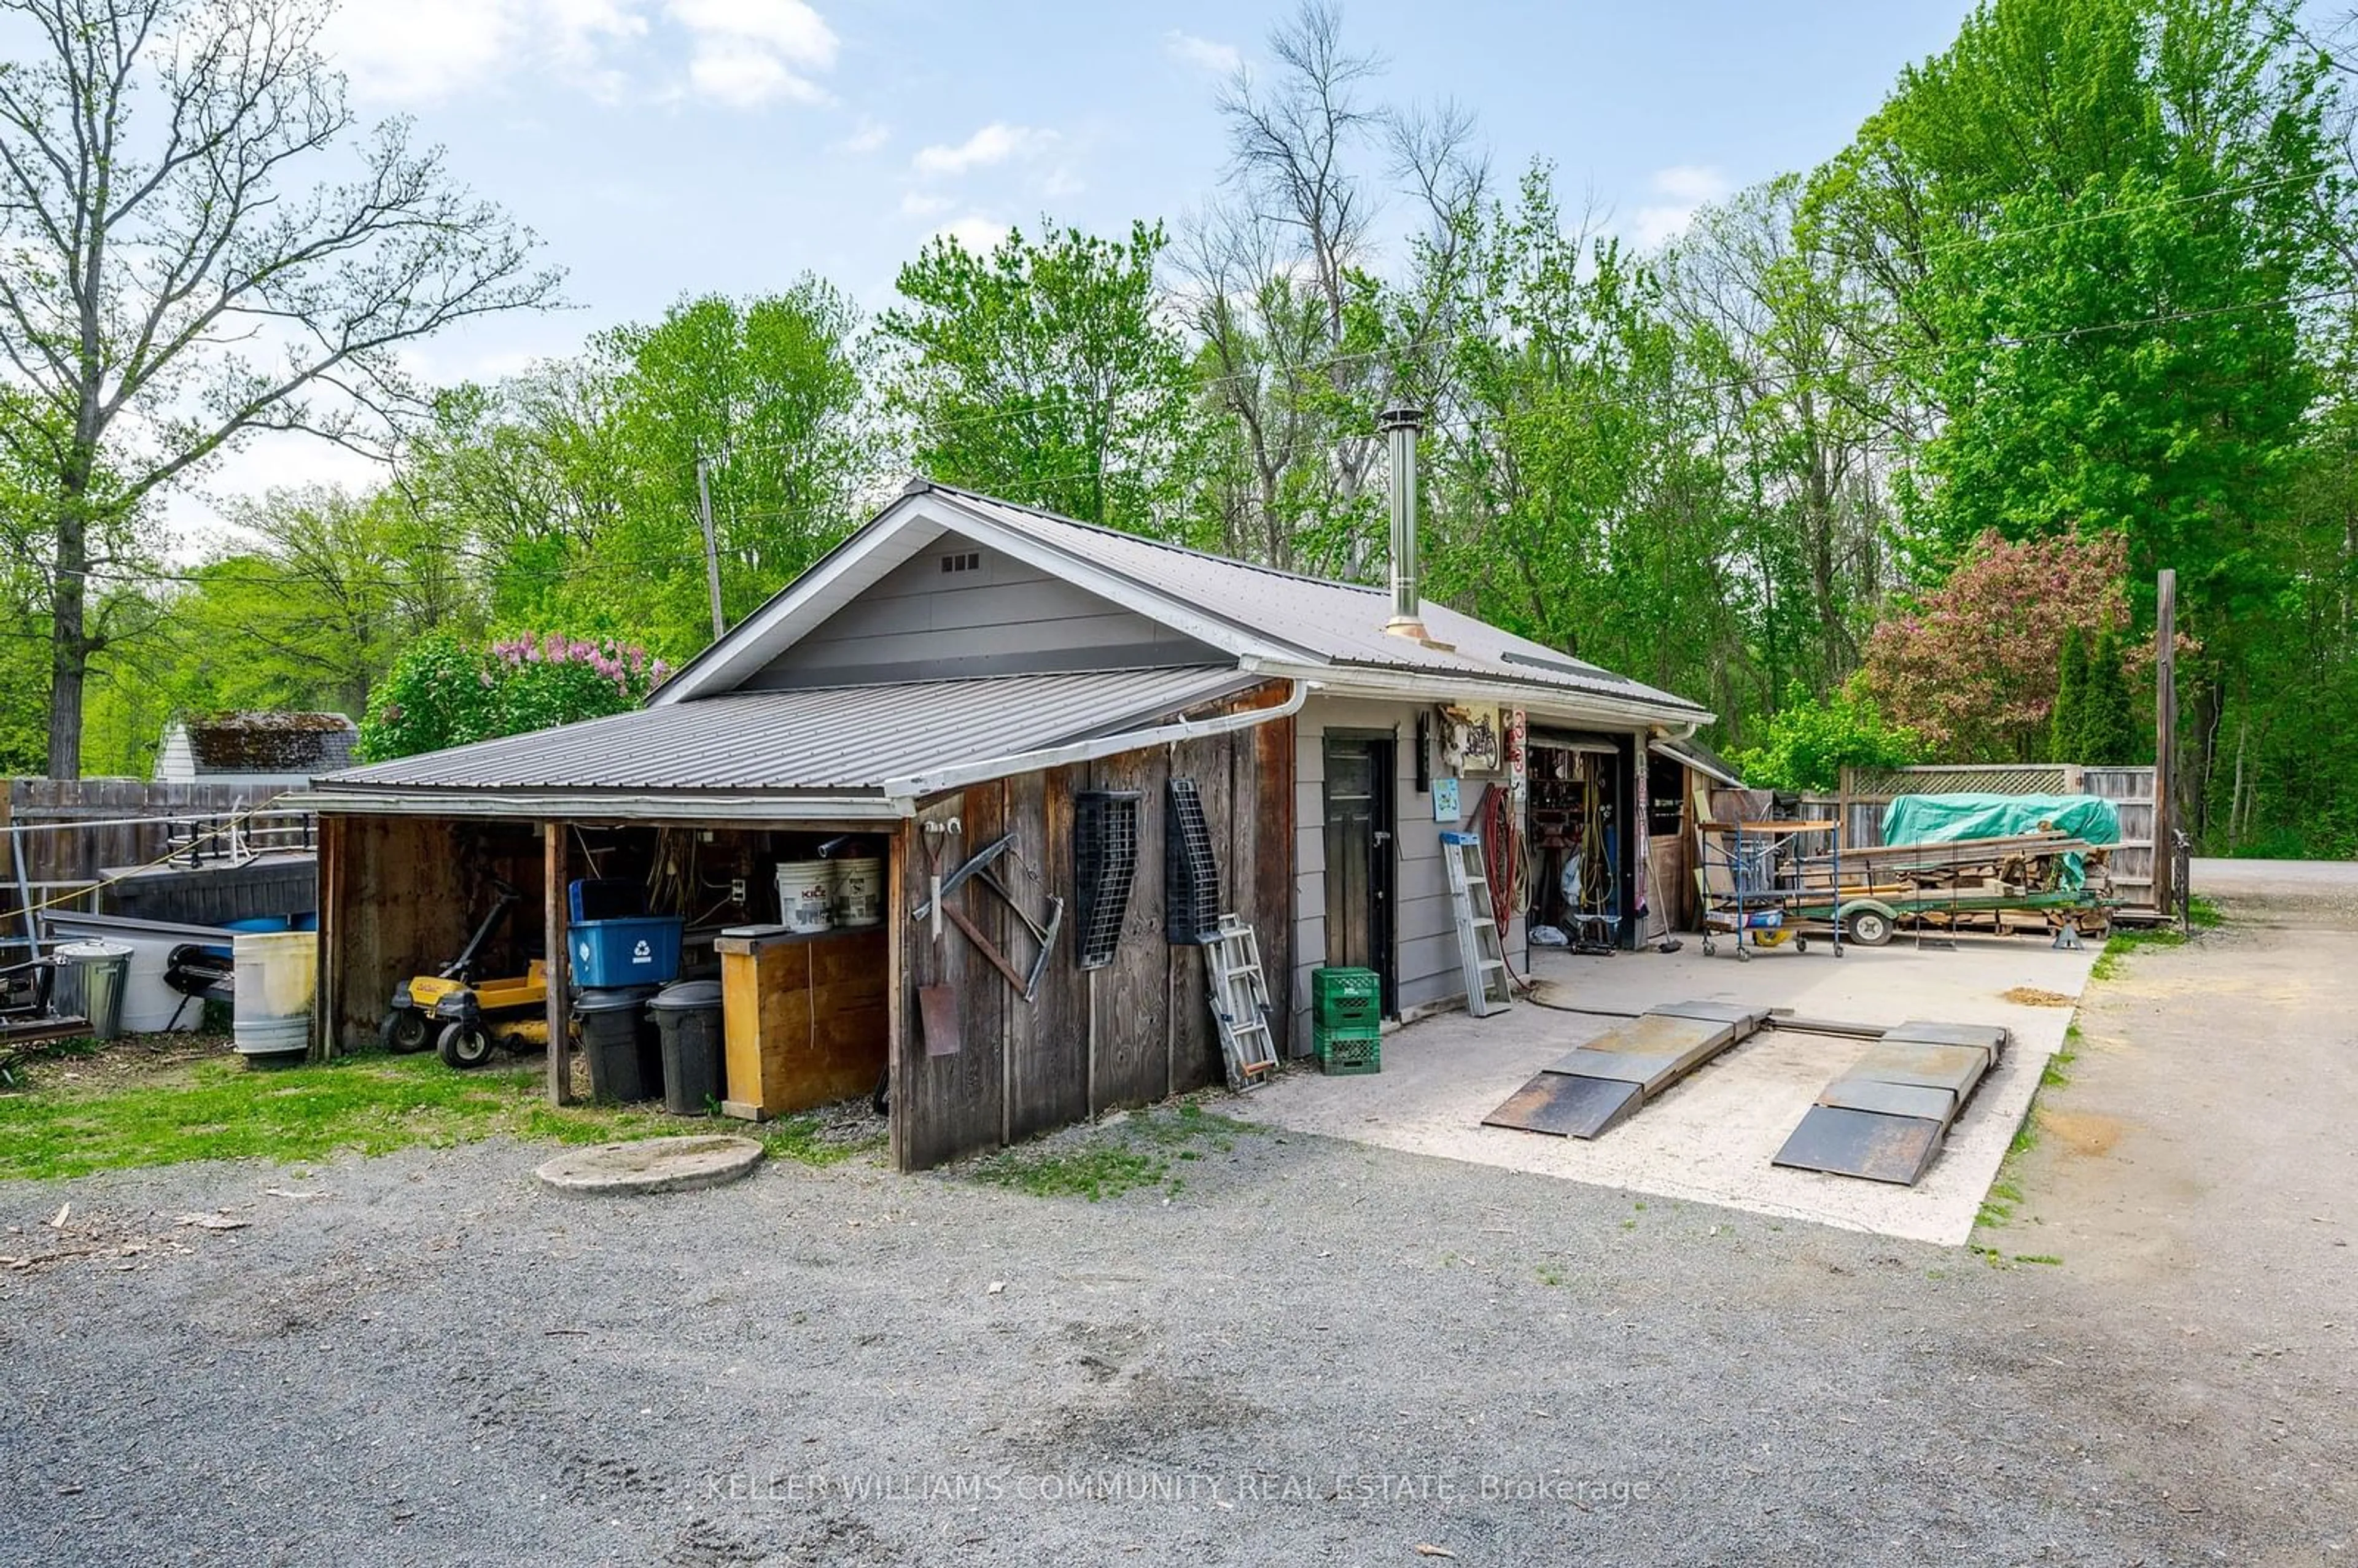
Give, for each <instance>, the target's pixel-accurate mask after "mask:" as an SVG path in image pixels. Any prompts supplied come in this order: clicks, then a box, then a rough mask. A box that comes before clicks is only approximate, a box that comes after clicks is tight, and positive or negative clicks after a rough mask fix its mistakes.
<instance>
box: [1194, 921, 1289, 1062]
mask: <svg viewBox="0 0 2358 1568" xmlns="http://www.w3.org/2000/svg"><path fill="white" fill-rule="evenodd" d="M1203 947H1204V963H1205V966H1206V968H1207V970H1208V971H1209V978H1210V979H1211V984H1210V985H1209V986H1207V987H1206V992H1207V993H1208V995H1209V997H1210V1000H1211V1005H1212V1022H1214V1023H1215V1024H1217V1025H1218V1027H1219V1031H1220V1060H1221V1061H1222V1062H1223V1063H1224V1064H1226V1065H1227V1067H1228V1087H1229V1088H1231V1089H1234V1090H1235V1091H1236V1092H1238V1094H1242V1093H1243V1092H1244V1091H1245V1090H1247V1089H1254V1088H1259V1087H1260V1086H1261V1085H1262V1084H1263V1083H1264V1082H1266V1081H1267V1080H1268V1078H1269V1076H1270V1075H1271V1074H1272V1073H1274V1072H1275V1071H1276V1070H1277V1041H1276V1039H1275V1037H1274V1036H1273V1035H1271V1033H1270V1028H1269V979H1268V978H1267V977H1266V976H1265V975H1263V974H1262V972H1261V967H1260V936H1259V935H1257V934H1256V933H1255V932H1254V930H1253V928H1252V925H1251V923H1250V922H1249V921H1247V920H1243V919H1240V918H1239V917H1238V916H1236V915H1233V914H1223V915H1221V916H1220V924H1219V925H1218V927H1217V929H1215V930H1214V931H1212V932H1211V933H1210V934H1209V935H1207V936H1206V939H1205V941H1204V944H1203Z"/></svg>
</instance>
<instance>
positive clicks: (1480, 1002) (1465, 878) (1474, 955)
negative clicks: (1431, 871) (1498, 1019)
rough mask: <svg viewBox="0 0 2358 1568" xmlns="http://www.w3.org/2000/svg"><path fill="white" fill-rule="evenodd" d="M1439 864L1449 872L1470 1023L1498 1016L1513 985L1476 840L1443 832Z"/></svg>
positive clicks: (1479, 840)
mask: <svg viewBox="0 0 2358 1568" xmlns="http://www.w3.org/2000/svg"><path fill="white" fill-rule="evenodd" d="M1441 860H1442V863H1443V864H1444V865H1445V866H1446V867H1447V868H1448V869H1449V903H1450V906H1451V912H1452V914H1454V915H1455V919H1456V922H1457V956H1458V962H1459V964H1460V965H1462V966H1463V968H1464V969H1465V971H1466V1011H1468V1012H1470V1013H1472V1014H1473V1015H1474V1016H1475V1017H1476V1018H1487V1017H1489V1016H1490V1015H1491V1014H1492V1013H1494V1012H1504V1011H1506V1010H1507V1009H1508V1008H1509V1007H1512V1006H1513V1005H1514V1002H1515V989H1514V982H1513V980H1512V979H1509V976H1508V973H1507V948H1506V944H1505V942H1504V941H1503V940H1502V939H1501V937H1500V935H1499V933H1498V921H1497V920H1496V919H1494V918H1493V917H1492V915H1491V913H1490V912H1491V903H1490V873H1489V869H1488V868H1487V866H1485V865H1484V864H1483V863H1482V838H1481V836H1480V835H1479V834H1475V833H1444V834H1443V835H1442V836H1441Z"/></svg>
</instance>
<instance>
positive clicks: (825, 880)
mask: <svg viewBox="0 0 2358 1568" xmlns="http://www.w3.org/2000/svg"><path fill="white" fill-rule="evenodd" d="M834 907H835V862H834V861H832V860H780V861H779V862H778V924H779V925H783V926H784V927H785V928H786V929H787V930H789V931H793V932H798V933H800V934H802V935H809V934H810V933H811V932H814V931H825V930H827V929H828V928H829V927H830V926H831V925H833V924H834Z"/></svg>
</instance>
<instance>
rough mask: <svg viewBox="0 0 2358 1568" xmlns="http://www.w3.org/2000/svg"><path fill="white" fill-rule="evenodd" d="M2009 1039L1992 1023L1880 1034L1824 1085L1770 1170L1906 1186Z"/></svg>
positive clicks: (1934, 1153) (1912, 1026)
mask: <svg viewBox="0 0 2358 1568" xmlns="http://www.w3.org/2000/svg"><path fill="white" fill-rule="evenodd" d="M2009 1039H2010V1036H2009V1035H2008V1034H2007V1032H2006V1030H2005V1029H2004V1028H2003V1027H2001V1026H1999V1025H1997V1024H1994V1023H1923V1022H1916V1023H1903V1024H1901V1025H1900V1026H1899V1027H1898V1028H1897V1029H1890V1030H1886V1031H1885V1032H1884V1033H1883V1035H1882V1037H1881V1038H1880V1039H1878V1040H1877V1042H1876V1043H1875V1044H1873V1045H1871V1046H1869V1047H1868V1048H1867V1051H1866V1054H1865V1055H1863V1056H1861V1057H1860V1058H1859V1059H1858V1060H1857V1061H1855V1062H1854V1063H1852V1064H1851V1065H1850V1066H1849V1067H1848V1068H1847V1069H1845V1070H1844V1072H1843V1074H1842V1075H1841V1076H1839V1077H1837V1078H1835V1079H1834V1081H1833V1083H1831V1084H1828V1085H1827V1086H1826V1088H1825V1092H1824V1093H1823V1094H1821V1095H1819V1096H1818V1102H1817V1104H1815V1105H1813V1106H1812V1107H1811V1108H1810V1109H1809V1113H1808V1114H1807V1115H1805V1116H1803V1117H1802V1118H1801V1126H1799V1127H1797V1128H1795V1129H1794V1130H1793V1135H1792V1136H1791V1137H1790V1138H1788V1139H1787V1140H1786V1141H1785V1146H1784V1147H1783V1148H1782V1149H1780V1150H1779V1151H1778V1152H1777V1159H1776V1163H1778V1164H1779V1165H1786V1166H1790V1167H1792V1168H1793V1169H1796V1170H1803V1171H1824V1172H1827V1173H1831V1174H1833V1175H1838V1176H1857V1177H1861V1178H1863V1179H1865V1180H1866V1181H1870V1182H1891V1183H1896V1184H1898V1185H1901V1186H1911V1187H1912V1186H1914V1185H1915V1184H1917V1182H1919V1181H1920V1180H1921V1179H1922V1178H1923V1175H1924V1173H1925V1172H1926V1171H1928V1170H1930V1169H1931V1164H1932V1162H1933V1160H1934V1159H1935V1158H1937V1157H1938V1156H1939V1154H1940V1152H1941V1145H1942V1141H1944V1140H1945V1139H1946V1138H1947V1137H1948V1132H1949V1129H1950V1127H1951V1126H1952V1125H1953V1124H1954V1122H1955V1121H1956V1119H1957V1114H1958V1113H1959V1112H1960V1111H1962V1110H1963V1108H1964V1105H1965V1101H1966V1100H1967V1099H1968V1098H1971V1097H1972V1095H1973V1092H1974V1087H1976V1086H1977V1085H1979V1084H1980V1082H1981V1081H1982V1078H1983V1077H1984V1076H1985V1075H1986V1074H1987V1073H1988V1072H1989V1070H1990V1068H1992V1067H1993V1066H1995V1065H1997V1059H1998V1056H1999V1054H2001V1053H2002V1052H2004V1051H2005V1049H2006V1045H2007V1044H2008V1041H2009Z"/></svg>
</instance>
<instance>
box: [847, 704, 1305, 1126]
mask: <svg viewBox="0 0 2358 1568" xmlns="http://www.w3.org/2000/svg"><path fill="white" fill-rule="evenodd" d="M1290 729H1291V727H1290V725H1289V724H1288V723H1287V722H1286V721H1285V720H1274V721H1272V722H1271V723H1270V724H1268V725H1266V726H1262V727H1260V728H1258V729H1255V730H1245V731H1242V732H1240V733H1238V734H1235V735H1228V736H1217V737H1209V738H1205V739H1201V740H1197V741H1188V742H1185V743H1184V744H1182V745H1180V746H1178V747H1176V748H1174V749H1172V750H1170V751H1165V750H1164V749H1161V748H1157V749H1152V750H1148V751H1141V752H1125V753H1123V754H1121V755H1119V756H1115V757H1109V758H1105V759H1101V760H1099V761H1097V762H1087V763H1076V764H1074V765H1072V766H1069V767H1064V768H1057V769H1055V770H1051V771H1049V772H1046V773H1033V774H1028V775H1024V776H1022V777H1018V778H1013V779H1009V780H1006V781H1003V782H1001V783H999V784H983V785H977V786H975V787H972V788H969V789H968V790H967V791H965V792H964V794H963V795H959V796H950V797H945V798H944V799H942V800H937V801H936V802H934V803H932V804H931V805H929V806H927V807H926V808H925V810H924V811H923V812H922V813H921V814H920V820H941V819H944V818H946V817H948V816H962V817H963V818H964V821H965V827H966V831H965V833H964V835H963V836H962V837H961V838H957V839H955V840H951V841H950V842H949V843H948V844H947V845H946V846H945V847H944V848H943V849H942V852H941V859H942V869H943V871H945V872H947V871H950V870H952V869H954V868H955V867H956V865H957V864H958V863H959V862H961V861H962V860H964V859H965V857H966V856H968V855H969V854H971V853H973V851H974V850H975V849H979V848H980V847H982V846H983V845H986V844H988V843H990V840H991V839H992V838H995V837H997V836H998V834H999V833H1000V832H1001V831H1005V830H1011V831H1013V832H1014V834H1015V835H1016V846H1017V849H1018V850H1019V851H1020V852H1021V854H1022V857H1023V859H1024V860H1026V861H1028V862H1029V863H1030V864H1031V865H1032V866H1033V867H1036V868H1038V870H1039V871H1040V877H1041V881H1040V883H1035V882H1034V881H1033V879H1032V878H1031V876H1030V875H1029V874H1028V873H1027V872H1026V871H1024V869H1023V867H1022V864H1020V863H1017V862H1014V861H1012V860H1011V861H1008V862H1006V865H1005V881H1007V883H1008V885H1009V887H1010V888H1011V890H1012V891H1013V892H1015V895H1016V896H1017V898H1019V899H1022V900H1025V901H1027V907H1030V908H1031V909H1032V910H1033V913H1035V914H1040V913H1044V910H1045V900H1046V895H1047V894H1049V893H1054V894H1055V895H1056V896H1057V897H1060V898H1063V899H1064V900H1065V902H1066V914H1065V920H1066V925H1065V929H1064V930H1063V931H1061V932H1059V933H1058V935H1057V943H1056V949H1055V952H1054V953H1053V954H1052V955H1051V957H1050V959H1049V963H1048V967H1047V970H1046V973H1045V974H1044V975H1043V976H1042V978H1041V982H1040V988H1039V990H1038V993H1037V994H1036V996H1035V998H1034V1000H1033V1002H1032V1003H1031V1004H1030V1005H1028V1006H1027V1005H1026V1004H1025V1003H1024V1002H1023V1001H1022V999H1021V997H1019V996H1018V995H1017V994H1016V992H1015V991H1014V989H1013V988H1012V987H1011V986H1009V985H1008V984H1007V982H1006V980H1005V979H1004V978H1003V977H1001V975H1000V974H999V973H998V971H997V970H995V969H993V968H990V964H989V963H988V961H986V960H984V959H983V958H981V957H979V955H977V954H975V953H974V952H973V950H972V947H971V945H970V944H968V942H967V941H966V939H965V938H964V937H963V936H962V935H959V934H958V933H957V931H956V929H955V928H954V927H953V928H946V929H945V931H944V934H943V937H942V940H941V943H940V945H939V946H938V948H937V947H936V945H935V943H934V942H933V940H932V937H931V935H930V934H929V928H928V926H927V925H926V924H925V923H924V922H919V921H914V920H905V919H904V920H903V926H904V930H903V935H902V940H901V941H899V942H898V943H896V944H894V945H893V949H892V950H893V953H894V956H895V963H896V965H897V968H898V970H899V973H898V976H897V978H896V979H895V980H894V982H893V985H892V1002H893V1006H894V1008H895V1010H896V1013H897V1021H896V1022H895V1023H894V1026H893V1041H894V1044H893V1055H892V1061H893V1064H894V1067H893V1071H894V1079H893V1085H892V1117H891V1128H892V1156H893V1161H894V1162H895V1164H896V1165H898V1166H899V1167H900V1168H901V1169H903V1170H923V1169H925V1168H927V1167H929V1166H933V1165H938V1164H941V1163H943V1162H946V1161H948V1160H952V1159H956V1158H958V1157H960V1156H962V1155H966V1154H970V1153H975V1152H980V1151H983V1150H987V1149H990V1148H992V1147H994V1146H996V1145H998V1144H1000V1143H1001V1141H1020V1140H1022V1139H1024V1138H1027V1137H1031V1136H1033V1135H1034V1134H1037V1133H1039V1132H1043V1131H1046V1130H1050V1129H1053V1128H1056V1127H1061V1126H1065V1125H1067V1124H1069V1123H1071V1122H1074V1121H1077V1120H1081V1119H1087V1118H1088V1117H1090V1116H1094V1115H1097V1114H1100V1113H1102V1112H1104V1111H1107V1110H1109V1109H1114V1108H1121V1107H1127V1106H1137V1105H1144V1104H1149V1103H1152V1101H1155V1100H1158V1099H1161V1098H1163V1097H1164V1096H1166V1095H1168V1094H1170V1093H1171V1092H1173V1090H1174V1087H1175V1088H1176V1089H1177V1090H1180V1091H1183V1092H1184V1090H1186V1089H1188V1088H1190V1087H1201V1086H1203V1085H1205V1084H1209V1083H1216V1082H1217V1081H1219V1079H1220V1077H1221V1076H1222V1072H1221V1067H1220V1062H1219V1049H1218V1039H1217V1033H1215V1032H1214V1030H1213V1027H1212V1023H1211V1016H1210V1012H1209V1009H1208V1004H1207V1002H1206V998H1205V994H1204V979H1203V965H1204V959H1203V954H1202V952H1201V950H1200V949H1198V948H1195V947H1192V946H1188V947H1174V946H1171V945H1170V944H1169V943H1168V942H1167V941H1166V940H1165V939H1164V933H1163V824H1164V817H1165V815H1166V796H1165V793H1164V791H1165V785H1166V784H1167V783H1168V781H1169V779H1170V777H1171V771H1172V767H1173V765H1174V758H1175V761H1176V765H1177V768H1178V771H1179V773H1180V775H1181V776H1182V777H1191V778H1194V779H1195V781H1196V783H1197V784H1198V786H1199V787H1200V788H1201V790H1202V792H1203V795H1204V799H1205V806H1206V815H1207V817H1208V818H1209V820H1210V821H1211V823H1212V829H1213V843H1214V848H1215V851H1216V853H1217V854H1219V855H1220V857H1221V867H1220V871H1221V889H1222V896H1223V903H1224V904H1225V905H1226V907H1228V909H1230V910H1232V911H1234V912H1235V913H1237V914H1241V915H1243V916H1244V917H1245V918H1246V919H1248V920H1249V921H1251V922H1252V924H1253V926H1254V928H1255V930H1256V931H1257V932H1258V933H1259V935H1260V939H1261V944H1262V949H1261V957H1262V962H1263V963H1264V965H1265V966H1267V968H1268V969H1269V972H1270V973H1271V976H1272V977H1278V978H1279V979H1280V981H1281V985H1280V990H1279V994H1278V997H1277V999H1276V1000H1277V1003H1278V1013H1279V1019H1278V1022H1279V1024H1280V1026H1281V1027H1282V1025H1283V1023H1284V1022H1285V1013H1286V1007H1285V999H1284V997H1283V994H1282V977H1283V976H1284V975H1285V974H1286V972H1287V969H1288V967H1289V966H1290V964H1291V962H1292V953H1291V946H1292V943H1291V922H1290V915H1291V910H1292V890H1293V859H1292V856H1291V855H1290V854H1287V853H1279V854H1276V855H1274V856H1264V855H1262V854H1261V853H1260V847H1261V846H1264V845H1267V844H1269V843H1271V842H1272V841H1274V842H1275V843H1277V844H1278V845H1280V846H1283V845H1286V844H1288V843H1289V842H1290V840H1291V839H1292V838H1293V823H1292V820H1291V817H1290V816H1289V815H1288V814H1286V813H1285V812H1283V811H1282V810H1281V811H1280V812H1279V813H1278V814H1277V815H1275V816H1270V815H1267V814H1265V813H1263V812H1262V811H1261V810H1260V805H1261V803H1263V802H1267V801H1276V802H1281V803H1282V802H1287V801H1289V800H1290V798H1291V795H1292V778H1291V758H1292V749H1293V736H1292V734H1291V733H1290ZM1090 788H1095V789H1130V790H1136V791H1138V792H1139V859H1138V873H1137V877H1136V879H1135V881H1133V882H1132V884H1131V888H1130V903H1129V905H1128V908H1127V911H1126V914H1125V918H1124V921H1123V928H1122V936H1121V942H1120V946H1119V947H1118V948H1117V949H1116V951H1115V955H1114V959H1113V962H1112V963H1110V964H1109V965H1107V966H1106V967H1105V968H1101V969H1098V970H1095V971H1092V972H1090V973H1088V974H1083V973H1082V972H1081V971H1080V969H1079V967H1078V965H1077V963H1076V959H1075V947H1074V935H1073V925H1072V922H1073V920H1074V919H1075V918H1076V910H1075V908H1074V892H1075V890H1074V887H1073V843H1072V839H1073V797H1074V795H1075V794H1076V792H1077V791H1079V790H1081V789H1090ZM919 842H921V840H920V839H919V838H917V836H916V835H915V833H914V830H909V831H904V833H903V844H904V845H915V844H917V843H919ZM903 860H904V861H905V865H906V886H905V887H904V888H903V890H902V892H901V893H900V895H899V896H898V897H897V898H896V901H895V903H894V908H895V910H896V912H898V913H899V914H902V915H903V916H905V914H906V912H907V910H908V908H909V907H910V906H911V905H913V904H914V903H916V902H918V901H919V900H920V899H922V898H924V897H925V881H926V877H927V875H928V872H927V870H926V867H925V860H924V856H923V852H922V850H921V849H903ZM1043 884H1044V885H1043ZM963 906H964V907H965V908H966V910H967V911H968V914H970V915H971V916H973V917H974V919H975V921H976V924H977V925H979V926H981V927H983V929H985V930H986V931H987V932H988V933H990V935H992V937H993V939H994V940H995V941H997V942H999V943H1000V944H1001V947H1002V949H1003V950H1004V951H1005V952H1006V953H1007V955H1008V957H1009V958H1010V959H1011V961H1012V962H1013V963H1014V964H1015V965H1016V967H1017V968H1029V965H1030V962H1031V958H1032V955H1033V947H1032V945H1031V937H1030V936H1029V935H1028V934H1024V933H1022V932H1021V929H1020V927H1014V925H1013V923H1012V922H1011V921H1007V920H1006V919H1005V918H1004V912H1003V911H1002V910H1001V908H1000V907H999V905H998V901H997V899H996V898H994V897H991V896H990V895H987V894H982V893H979V892H977V893H973V894H969V895H965V897H964V899H963ZM1011 928H1012V929H1014V930H1015V931H1016V933H1017V934H1016V935H1009V934H1008V933H1009V930H1010V929H1011ZM937 975H938V976H940V977H941V978H942V979H944V980H945V981H946V983H949V984H952V985H955V986H957V987H958V988H959V995H960V1008H961V1015H962V1021H963V1026H964V1030H965V1039H964V1042H963V1046H962V1049H961V1050H960V1052H959V1054H958V1056H957V1057H955V1058H947V1059H932V1060H929V1059H927V1058H926V1057H925V1043H924V1039H923V1036H922V1031H921V1028H920V1026H919V1022H918V1016H917V1006H916V988H917V987H918V986H920V985H924V984H927V983H931V981H932V979H934V978H935V977H936V976H937ZM986 1032H987V1033H986Z"/></svg>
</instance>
